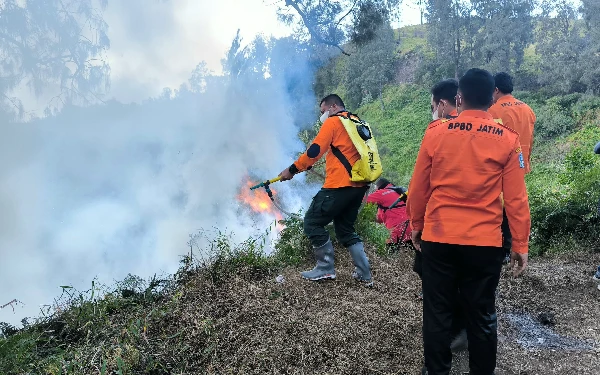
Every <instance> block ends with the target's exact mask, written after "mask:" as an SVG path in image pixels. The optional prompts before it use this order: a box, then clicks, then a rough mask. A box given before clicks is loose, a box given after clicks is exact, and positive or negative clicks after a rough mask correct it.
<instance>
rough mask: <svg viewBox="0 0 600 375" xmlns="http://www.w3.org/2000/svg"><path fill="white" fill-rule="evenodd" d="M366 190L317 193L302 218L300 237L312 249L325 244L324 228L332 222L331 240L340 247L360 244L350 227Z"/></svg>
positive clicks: (360, 240) (345, 188)
mask: <svg viewBox="0 0 600 375" xmlns="http://www.w3.org/2000/svg"><path fill="white" fill-rule="evenodd" d="M367 190H369V187H368V186H365V187H343V188H339V189H323V188H322V189H321V190H319V192H318V193H317V194H316V195H315V196H314V198H313V200H312V203H311V204H310V206H309V207H308V210H307V211H306V215H304V233H305V234H306V235H307V236H308V238H309V239H310V242H311V243H312V245H313V247H320V246H323V244H325V243H326V242H327V241H328V240H329V232H328V231H327V229H325V226H327V224H329V223H331V221H332V220H333V228H334V230H335V236H336V237H337V240H338V241H339V242H341V243H342V245H344V247H349V246H352V245H354V244H355V243H357V242H362V239H361V238H360V237H359V236H358V234H356V231H355V230H354V224H355V223H356V219H357V217H358V210H359V209H360V205H361V204H362V201H363V198H364V196H365V194H366V193H367Z"/></svg>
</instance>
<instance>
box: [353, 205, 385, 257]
mask: <svg viewBox="0 0 600 375" xmlns="http://www.w3.org/2000/svg"><path fill="white" fill-rule="evenodd" d="M376 216H377V205H374V204H365V205H364V206H363V207H362V209H361V210H360V212H359V213H358V219H357V220H356V232H357V233H358V234H359V235H360V236H361V237H362V239H363V241H365V242H368V243H370V244H372V245H374V246H375V248H376V249H377V253H378V254H380V255H382V254H384V253H385V249H386V240H387V239H388V238H389V236H390V232H389V230H388V229H387V228H386V227H385V225H382V224H379V223H377V222H376V221H375V218H376Z"/></svg>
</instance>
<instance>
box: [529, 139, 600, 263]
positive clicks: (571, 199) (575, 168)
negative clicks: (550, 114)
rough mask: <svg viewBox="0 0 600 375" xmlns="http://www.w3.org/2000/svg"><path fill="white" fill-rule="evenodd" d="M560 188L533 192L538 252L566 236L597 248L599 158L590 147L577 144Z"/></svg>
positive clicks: (545, 249)
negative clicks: (558, 189)
mask: <svg viewBox="0 0 600 375" xmlns="http://www.w3.org/2000/svg"><path fill="white" fill-rule="evenodd" d="M559 181H560V183H561V190H560V191H548V190H543V189H537V190H534V191H531V192H530V207H531V216H532V225H533V227H532V237H533V240H534V242H535V245H536V246H535V248H536V249H535V252H537V253H541V254H543V253H545V252H547V251H548V249H549V248H552V247H553V246H556V244H558V243H564V241H566V240H567V239H568V240H569V241H571V242H574V243H579V244H582V245H584V246H592V247H594V248H595V247H597V246H598V245H599V238H598V235H597V233H599V232H600V220H599V218H598V213H597V207H598V200H599V199H600V187H599V185H600V161H599V160H598V158H597V157H595V155H593V153H592V151H591V150H590V149H589V148H587V147H586V148H582V147H576V148H573V149H572V150H571V152H570V153H569V154H568V155H567V157H566V160H565V170H564V172H562V173H561V174H560V175H559Z"/></svg>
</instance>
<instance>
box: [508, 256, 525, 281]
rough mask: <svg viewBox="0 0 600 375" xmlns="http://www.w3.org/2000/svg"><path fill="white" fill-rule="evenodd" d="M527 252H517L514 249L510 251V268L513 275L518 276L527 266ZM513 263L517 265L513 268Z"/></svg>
mask: <svg viewBox="0 0 600 375" xmlns="http://www.w3.org/2000/svg"><path fill="white" fill-rule="evenodd" d="M527 258H528V256H527V254H519V253H515V252H514V251H511V252H510V269H512V270H513V276H514V277H517V276H520V275H521V274H522V273H523V272H524V271H525V269H526V268H527ZM515 264H517V267H516V268H515Z"/></svg>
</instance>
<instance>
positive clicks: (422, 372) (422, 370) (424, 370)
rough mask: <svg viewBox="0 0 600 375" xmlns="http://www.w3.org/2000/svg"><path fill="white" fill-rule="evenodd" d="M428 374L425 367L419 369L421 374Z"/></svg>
mask: <svg viewBox="0 0 600 375" xmlns="http://www.w3.org/2000/svg"><path fill="white" fill-rule="evenodd" d="M427 374H429V372H428V371H427V367H425V366H423V368H422V369H421V375H427Z"/></svg>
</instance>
